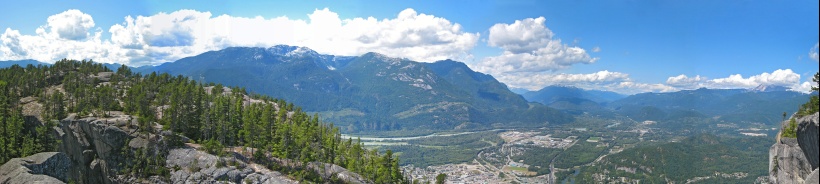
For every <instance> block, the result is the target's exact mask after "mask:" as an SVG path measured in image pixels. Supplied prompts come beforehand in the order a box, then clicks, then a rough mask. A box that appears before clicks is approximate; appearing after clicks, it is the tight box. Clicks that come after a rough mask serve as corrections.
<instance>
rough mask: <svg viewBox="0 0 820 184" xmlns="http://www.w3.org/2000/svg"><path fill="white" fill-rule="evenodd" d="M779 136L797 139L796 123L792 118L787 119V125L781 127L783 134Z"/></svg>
mask: <svg viewBox="0 0 820 184" xmlns="http://www.w3.org/2000/svg"><path fill="white" fill-rule="evenodd" d="M780 136H783V137H790V138H797V122H796V121H795V120H794V118H791V119H789V124H787V125H786V127H783V133H781V134H780Z"/></svg>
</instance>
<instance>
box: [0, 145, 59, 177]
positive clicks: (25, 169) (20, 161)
mask: <svg viewBox="0 0 820 184" xmlns="http://www.w3.org/2000/svg"><path fill="white" fill-rule="evenodd" d="M71 166H72V163H71V159H69V158H68V155H66V154H65V153H61V152H43V153H37V154H34V155H31V156H28V157H24V158H14V159H11V160H9V161H8V162H6V163H5V164H3V166H0V183H65V182H68V181H69V178H68V173H69V169H70V168H71Z"/></svg>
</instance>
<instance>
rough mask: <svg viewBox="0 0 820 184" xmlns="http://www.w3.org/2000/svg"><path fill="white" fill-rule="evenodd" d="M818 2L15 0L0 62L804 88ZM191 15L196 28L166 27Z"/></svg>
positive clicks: (659, 88) (5, 21)
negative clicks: (292, 55)
mask: <svg viewBox="0 0 820 184" xmlns="http://www.w3.org/2000/svg"><path fill="white" fill-rule="evenodd" d="M44 5H46V6H44ZM818 6H820V5H818V1H816V0H814V1H813V0H795V1H774V0H771V1H769V0H767V1H343V2H339V1H298V2H274V1H241V2H239V1H228V2H226V1H173V2H171V3H166V2H164V1H133V2H118V1H117V2H111V1H82V2H75V1H42V2H31V1H17V2H5V3H4V6H0V16H1V17H2V18H1V19H0V33H2V34H3V36H2V37H0V60H16V59H36V60H40V61H45V62H51V61H53V60H55V59H58V58H63V57H69V58H74V59H95V60H97V61H101V62H116V63H125V64H129V65H146V64H148V65H155V64H160V63H162V62H169V61H174V60H176V59H179V58H182V57H187V56H192V55H196V54H199V53H201V52H205V51H208V50H217V49H221V48H224V47H228V46H271V45H275V44H290V45H300V46H307V47H310V48H312V49H314V50H316V51H318V52H320V53H327V54H339V55H357V54H361V53H364V52H370V51H373V52H382V53H384V54H387V55H390V56H394V57H404V58H409V59H413V60H418V61H422V62H431V61H435V60H440V59H446V58H451V59H456V60H460V61H463V62H465V63H467V64H468V65H470V67H471V68H473V69H474V70H478V71H481V72H485V73H489V74H492V75H493V76H495V77H496V78H498V79H499V80H500V81H502V82H505V83H506V84H508V85H509V86H511V87H519V88H527V89H531V90H534V89H538V88H541V87H544V86H546V85H554V84H561V85H575V86H579V87H582V88H595V89H606V90H612V91H618V92H622V93H637V92H663V91H676V90H682V89H694V88H699V87H708V88H748V87H754V86H757V85H761V84H762V85H783V86H789V87H792V88H793V89H795V90H798V91H805V90H806V89H807V88H808V86H809V85H811V84H809V83H807V81H810V78H811V75H813V74H814V73H815V72H817V70H818V61H817V56H816V53H817V44H818V33H820V30H819V29H818V21H820V20H818V15H820V12H818ZM70 10H73V11H70ZM187 10H193V11H187ZM400 14H403V15H405V16H402V15H400ZM222 15H225V16H224V17H222V18H218V17H220V16H222ZM311 15H316V16H313V17H312V16H311ZM319 15H321V16H319ZM127 16H130V17H131V18H132V24H131V26H130V27H129V26H128V25H129V24H128V20H127V19H126V17H127ZM140 16H142V17H143V19H140V18H139V17H140ZM50 17H52V18H53V19H50ZM186 17H188V18H192V19H191V20H189V19H185V20H189V21H188V22H187V23H174V20H183V19H184V18H186ZM255 17H258V18H256V19H254V18H255ZM368 17H372V18H374V19H373V20H369V21H368V20H366V19H367V18H368ZM175 18H176V19H175ZM277 18H279V19H277ZM357 18H363V19H360V21H354V19H357ZM274 19H277V21H274ZM89 20H91V21H89ZM92 21H93V25H92V24H88V23H89V22H92ZM141 21H142V23H140V22H141ZM242 21H244V22H245V23H244V24H243V23H239V22H242ZM300 21H301V22H300ZM163 22H164V24H163ZM83 23H85V24H83ZM115 25H118V26H119V27H121V28H122V29H115V28H114V27H116V26H115ZM175 25H177V26H175ZM225 25H230V28H225V27H227V26H225ZM266 25H267V26H266ZM357 27H358V28H361V29H358V28H357ZM38 29H40V31H38ZM240 29H242V30H258V31H256V32H254V31H244V32H243V31H239V30H240ZM337 29H338V30H337ZM114 30H118V31H119V32H117V33H116V36H114V35H115V33H114ZM431 35H432V36H431ZM256 37H259V38H256ZM49 45H59V47H58V46H49ZM812 53H814V56H812ZM815 85H816V84H815Z"/></svg>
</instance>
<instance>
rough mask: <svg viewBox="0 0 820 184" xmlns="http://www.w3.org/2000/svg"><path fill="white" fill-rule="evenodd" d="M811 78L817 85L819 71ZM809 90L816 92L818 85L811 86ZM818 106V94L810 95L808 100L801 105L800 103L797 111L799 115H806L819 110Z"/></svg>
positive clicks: (819, 79) (819, 106) (819, 78)
mask: <svg viewBox="0 0 820 184" xmlns="http://www.w3.org/2000/svg"><path fill="white" fill-rule="evenodd" d="M811 80H812V81H814V83H816V84H817V85H820V72H818V73H815V74H814V78H812V79H811ZM811 91H812V92H815V93H817V92H818V87H811ZM818 108H820V97H818V95H812V96H811V98H809V101H808V102H806V103H805V104H803V105H800V110H798V111H797V112H798V115H800V116H806V115H811V114H814V113H816V112H818V111H820V109H818Z"/></svg>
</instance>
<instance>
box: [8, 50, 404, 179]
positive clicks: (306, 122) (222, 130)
mask: <svg viewBox="0 0 820 184" xmlns="http://www.w3.org/2000/svg"><path fill="white" fill-rule="evenodd" d="M100 72H111V70H109V69H108V68H106V67H105V66H103V65H101V64H98V63H93V62H92V61H73V60H61V61H58V62H56V63H55V64H54V65H50V66H43V65H38V66H33V65H28V66H26V67H25V68H23V67H20V66H17V65H15V66H12V67H10V68H7V69H0V102H2V103H0V123H2V124H0V125H2V126H0V127H2V128H1V129H0V144H2V145H3V146H0V161H1V162H5V161H6V160H8V159H10V158H14V157H22V156H27V155H30V154H33V153H37V152H41V151H51V150H54V149H53V147H54V145H55V144H56V143H55V141H54V138H53V137H49V136H50V135H51V134H49V133H46V132H47V130H48V128H50V127H51V126H54V124H46V125H38V126H27V125H24V123H25V124H28V123H29V122H27V121H24V120H23V117H22V115H21V106H22V105H21V104H20V103H19V101H20V99H21V98H23V97H39V98H38V101H39V102H40V103H42V104H44V108H43V113H42V114H41V116H42V117H44V118H47V119H46V120H48V121H47V122H52V121H50V120H57V119H62V118H63V117H64V116H66V114H69V113H77V114H78V115H79V116H97V117H104V116H107V115H108V114H109V112H111V111H124V112H125V113H126V114H130V115H133V116H136V117H138V118H137V120H138V122H139V123H138V124H139V125H138V130H139V132H141V133H153V132H154V131H155V129H154V126H153V125H154V124H155V123H158V124H160V125H162V127H163V129H165V130H171V131H172V132H174V134H173V135H172V136H170V138H169V139H168V140H165V141H163V142H161V143H157V144H158V145H163V146H159V147H157V148H150V149H145V148H141V149H136V150H131V149H125V150H121V151H122V153H123V154H124V157H126V158H124V160H128V162H126V164H125V165H121V167H122V170H121V173H122V174H131V175H134V176H137V177H141V178H142V177H148V176H162V177H166V178H167V177H168V176H169V170H168V168H165V163H164V160H165V159H164V158H165V154H167V149H169V148H171V147H173V146H179V145H181V144H182V143H181V142H179V140H182V139H181V138H179V137H181V136H184V137H188V138H190V139H191V140H196V142H199V143H204V145H203V147H204V148H205V150H206V151H207V152H209V153H212V154H217V155H221V154H222V152H223V148H225V147H234V146H247V147H252V148H256V150H258V151H257V152H268V153H270V155H272V156H274V157H278V158H286V159H291V160H294V161H298V162H301V163H302V165H304V164H306V163H309V162H324V163H332V164H337V165H340V166H342V167H344V168H347V169H348V170H350V171H352V172H356V173H359V174H361V175H362V176H364V177H365V178H367V179H370V180H372V181H374V182H376V183H402V182H404V177H403V176H402V174H401V170H400V169H399V168H398V163H399V162H400V161H399V159H398V157H397V156H395V155H393V154H392V151H390V150H388V151H386V152H385V153H384V154H380V153H379V152H378V151H376V150H367V149H365V148H364V147H363V145H362V144H361V143H360V142H358V141H357V142H353V140H351V139H348V140H342V139H341V135H340V133H339V129H338V128H337V127H335V126H334V125H333V124H326V123H322V122H321V121H320V120H319V117H318V116H316V115H314V116H310V115H308V114H307V113H305V112H303V111H302V110H301V108H299V107H296V106H295V105H294V104H291V103H288V102H285V101H284V100H280V99H273V98H270V97H266V96H261V95H254V96H255V97H258V98H257V99H256V100H258V101H254V102H252V101H249V100H248V98H247V97H248V96H249V95H248V94H247V92H245V89H241V88H223V86H222V85H220V84H208V85H204V84H200V83H197V82H196V81H193V80H190V79H187V78H185V77H182V76H171V75H169V74H167V73H162V74H158V73H150V74H146V75H144V76H143V75H142V74H136V73H133V72H132V71H131V70H130V69H129V68H128V67H126V66H124V65H123V66H122V67H120V68H119V69H117V71H116V72H115V73H113V74H112V75H111V77H110V78H106V79H103V77H100V76H98V75H99V74H100ZM60 87H62V90H60V89H58V88H60ZM27 127H45V128H27ZM124 148H125V147H124ZM252 155H254V158H253V160H255V161H257V162H258V163H260V164H263V165H267V166H268V167H270V168H273V169H277V168H280V169H281V167H280V166H277V165H276V164H273V163H274V162H270V161H269V160H268V158H267V157H265V156H264V154H252ZM223 164H224V163H223ZM228 164H230V163H228ZM285 173H289V174H291V175H292V176H294V177H296V178H298V179H300V180H303V181H309V182H324V181H322V179H321V178H319V177H316V174H315V173H312V172H307V171H298V170H297V171H288V172H285Z"/></svg>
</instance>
